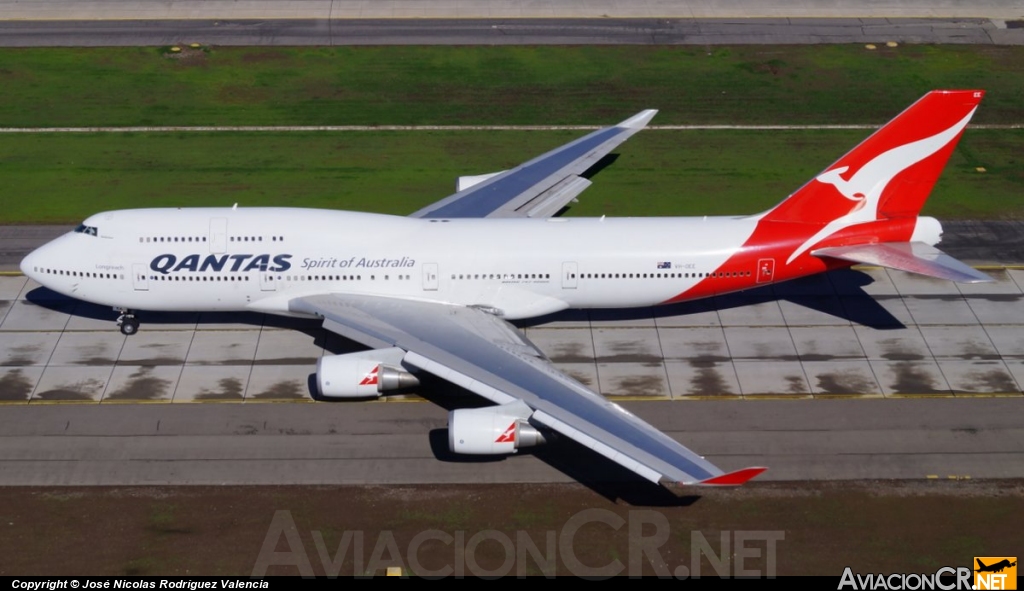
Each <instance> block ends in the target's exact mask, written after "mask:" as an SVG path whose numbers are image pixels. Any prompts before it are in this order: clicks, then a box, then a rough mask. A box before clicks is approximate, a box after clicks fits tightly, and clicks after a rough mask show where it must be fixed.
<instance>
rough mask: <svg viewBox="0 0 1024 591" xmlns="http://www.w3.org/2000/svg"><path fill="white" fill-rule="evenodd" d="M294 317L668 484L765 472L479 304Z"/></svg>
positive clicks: (388, 303) (296, 305)
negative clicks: (386, 352) (654, 413)
mask: <svg viewBox="0 0 1024 591" xmlns="http://www.w3.org/2000/svg"><path fill="white" fill-rule="evenodd" d="M290 309H291V310H292V311H293V312H302V313H306V314H314V315H317V316H320V317H322V318H323V319H324V327H325V328H326V329H328V330H331V331H333V332H336V333H338V334H341V335H342V336H345V337H348V338H350V339H352V340H355V341H357V342H360V343H363V344H365V345H368V346H370V347H374V348H381V347H399V348H401V349H403V350H405V351H406V354H405V357H404V358H403V363H404V364H407V365H410V366H413V367H416V368H419V369H421V370H424V371H427V372H429V373H432V374H434V375H436V376H438V377H440V378H442V379H445V380H447V381H449V382H452V383H454V384H456V385H458V386H461V387H463V388H466V389H467V390H470V391H472V392H474V393H476V394H478V395H480V396H483V397H484V398H487V399H489V400H491V401H493V402H495V403H497V404H507V403H510V402H515V401H517V400H519V401H522V402H523V403H525V404H526V405H527V406H529V407H530V409H531V410H532V411H533V412H532V414H531V415H530V418H529V422H530V423H531V424H533V425H535V426H538V427H546V428H548V429H551V430H553V431H556V432H558V433H560V434H562V435H564V436H566V437H568V438H570V439H573V440H575V441H577V442H579V443H581V444H583V445H584V446H586V447H589V448H591V449H593V450H594V451H596V452H597V453H599V454H601V455H603V456H605V457H607V458H609V459H611V460H612V461H614V462H616V463H618V464H620V465H622V466H624V467H626V468H628V469H629V470H632V471H633V472H635V473H637V474H639V475H641V476H643V477H644V478H647V479H648V480H651V481H652V482H657V483H660V484H663V485H666V486H669V487H672V486H676V485H738V484H742V483H744V482H746V481H747V480H749V479H751V478H753V477H754V476H757V475H758V474H760V473H761V472H763V471H764V468H747V469H745V470H740V471H738V472H733V473H729V474H724V473H723V472H722V470H720V469H718V468H717V467H715V466H714V465H713V464H711V463H710V462H708V461H707V460H705V459H704V458H702V457H701V456H699V455H697V454H696V453H694V452H692V451H690V450H689V449H687V448H686V447H684V446H683V445H681V444H680V443H678V442H677V441H675V440H674V439H672V438H670V437H669V436H667V435H665V434H664V433H662V432H660V431H658V430H657V429H655V428H654V427H652V426H651V425H649V424H647V423H645V422H644V421H642V420H640V419H639V418H638V417H636V416H635V415H633V414H632V413H630V412H628V411H626V410H625V409H623V408H622V407H620V406H619V405H617V404H615V403H613V402H611V401H609V400H607V399H606V398H604V397H603V396H601V395H600V394H598V393H596V392H593V391H592V390H590V389H588V388H587V387H585V386H584V385H582V384H580V383H579V382H577V381H575V380H573V379H572V378H570V377H568V376H566V375H565V374H563V373H561V372H560V371H558V370H557V369H556V368H555V367H554V366H553V365H552V364H551V363H550V362H549V361H548V360H547V359H546V358H545V357H544V355H543V353H541V352H540V351H539V350H538V349H537V347H536V346H534V345H533V344H532V343H530V341H529V340H528V339H527V338H526V336H525V335H523V334H522V333H521V332H520V331H519V330H517V329H516V328H515V327H513V326H512V325H510V324H508V323H507V322H505V321H504V320H502V319H500V318H498V317H496V316H494V315H492V314H490V313H488V312H485V311H483V310H480V309H477V308H467V307H462V306H449V305H444V304H438V303H433V302H425V301H415V300H406V299H397V298H387V297H377V296H360V295H342V294H325V295H313V296H306V297H301V298H296V299H294V300H292V301H291V303H290Z"/></svg>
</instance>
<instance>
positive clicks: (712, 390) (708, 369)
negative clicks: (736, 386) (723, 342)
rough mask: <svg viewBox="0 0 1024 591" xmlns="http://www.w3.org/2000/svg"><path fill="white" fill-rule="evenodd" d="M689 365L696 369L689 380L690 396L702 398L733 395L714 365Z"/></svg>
mask: <svg viewBox="0 0 1024 591" xmlns="http://www.w3.org/2000/svg"><path fill="white" fill-rule="evenodd" d="M691 365H692V366H693V367H694V368H696V369H697V371H696V373H694V374H693V376H692V377H691V378H690V392H689V393H691V394H699V395H703V396H713V395H716V394H733V391H732V389H731V388H730V387H729V384H728V383H727V382H726V381H725V379H724V378H723V377H722V374H721V373H719V371H718V369H717V368H716V367H715V366H714V365H704V366H701V365H697V364H694V363H691Z"/></svg>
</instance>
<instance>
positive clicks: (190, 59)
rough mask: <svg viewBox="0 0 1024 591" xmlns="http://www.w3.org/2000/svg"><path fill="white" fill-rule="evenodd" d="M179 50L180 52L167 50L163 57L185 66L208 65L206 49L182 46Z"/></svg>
mask: <svg viewBox="0 0 1024 591" xmlns="http://www.w3.org/2000/svg"><path fill="white" fill-rule="evenodd" d="M179 49H180V51H172V49H171V48H167V50H165V51H164V52H163V54H162V55H163V56H164V57H165V58H167V59H170V60H174V61H176V62H177V63H179V64H182V65H184V66H201V65H205V64H206V61H207V58H208V56H207V50H206V49H203V48H201V47H200V48H193V47H180V46H179Z"/></svg>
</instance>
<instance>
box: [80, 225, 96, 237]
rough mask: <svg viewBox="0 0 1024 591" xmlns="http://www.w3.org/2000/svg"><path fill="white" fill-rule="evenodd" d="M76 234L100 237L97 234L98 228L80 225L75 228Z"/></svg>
mask: <svg viewBox="0 0 1024 591" xmlns="http://www.w3.org/2000/svg"><path fill="white" fill-rule="evenodd" d="M75 233H76V234H88V235H90V236H97V235H98V234H97V233H96V226H86V225H85V224H79V225H78V227H77V228H75Z"/></svg>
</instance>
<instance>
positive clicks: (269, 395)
mask: <svg viewBox="0 0 1024 591" xmlns="http://www.w3.org/2000/svg"><path fill="white" fill-rule="evenodd" d="M305 390H306V387H305V384H301V383H299V382H296V381H294V380H284V381H281V382H277V383H276V384H274V385H272V386H271V387H270V388H267V389H266V390H264V391H263V392H260V393H259V394H255V395H253V396H252V398H258V399H272V400H300V399H303V398H306V397H307V395H308V392H306V391H305Z"/></svg>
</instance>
